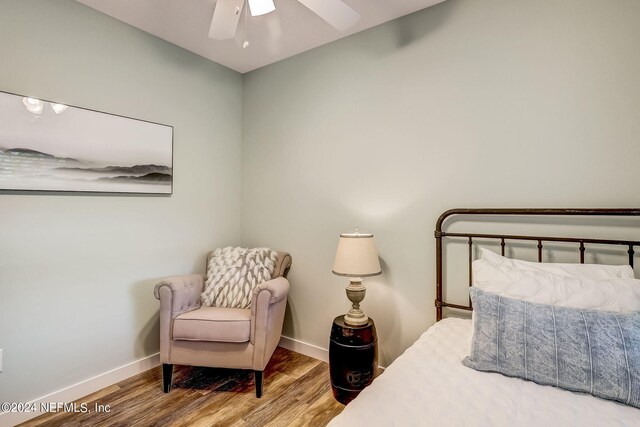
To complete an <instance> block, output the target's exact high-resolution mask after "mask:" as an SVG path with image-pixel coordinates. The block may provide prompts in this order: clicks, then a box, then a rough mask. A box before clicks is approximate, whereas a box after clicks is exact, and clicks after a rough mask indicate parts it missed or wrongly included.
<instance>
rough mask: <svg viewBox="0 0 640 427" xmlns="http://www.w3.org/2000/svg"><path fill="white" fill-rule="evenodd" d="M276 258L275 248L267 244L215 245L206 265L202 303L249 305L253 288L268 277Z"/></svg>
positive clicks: (211, 305) (235, 306) (232, 306)
mask: <svg viewBox="0 0 640 427" xmlns="http://www.w3.org/2000/svg"><path fill="white" fill-rule="evenodd" d="M277 258H278V252H276V251H273V250H271V249H268V248H255V249H247V248H240V247H232V246H228V247H226V248H221V249H216V250H215V251H214V252H213V254H212V256H211V258H210V259H209V265H208V266H207V280H206V282H205V287H204V292H203V293H202V295H201V299H202V305H204V306H208V307H214V306H215V307H228V308H249V307H250V306H251V298H252V296H253V288H255V287H256V286H257V285H259V284H260V283H263V282H266V281H267V280H271V275H272V274H273V269H274V267H275V265H276V260H277Z"/></svg>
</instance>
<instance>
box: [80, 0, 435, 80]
mask: <svg viewBox="0 0 640 427" xmlns="http://www.w3.org/2000/svg"><path fill="white" fill-rule="evenodd" d="M77 1H79V2H80V3H82V4H85V5H87V6H89V7H92V8H94V9H96V10H99V11H100V12H103V13H105V14H107V15H109V16H112V17H114V18H116V19H118V20H120V21H123V22H126V23H127V24H130V25H133V26H134V27H137V28H139V29H141V30H143V31H146V32H148V33H151V34H153V35H154V36H157V37H160V38H161V39H164V40H166V41H168V42H171V43H173V44H176V45H178V46H180V47H182V48H184V49H187V50H190V51H191V52H194V53H197V54H198V55H200V56H203V57H205V58H207V59H210V60H212V61H215V62H217V63H219V64H222V65H225V66H227V67H229V68H232V69H234V70H236V71H239V72H241V73H246V72H248V71H251V70H255V69H256V68H260V67H263V66H265V65H268V64H271V63H274V62H276V61H280V60H281V59H284V58H288V57H290V56H293V55H296V54H298V53H301V52H304V51H306V50H309V49H313V48H314V47H317V46H321V45H323V44H326V43H329V42H332V41H334V40H337V39H339V38H342V37H346V36H348V35H350V34H354V33H357V32H359V31H362V30H366V29H367V28H371V27H374V26H376V25H379V24H382V23H383V22H387V21H391V20H392V19H395V18H398V17H400V16H404V15H407V14H409V13H412V12H415V11H418V10H420V9H424V8H426V7H429V6H432V5H434V4H437V3H440V2H442V1H444V0H344V1H345V3H347V4H348V5H349V6H351V7H352V8H353V9H355V10H356V11H357V12H358V13H359V14H360V20H359V21H358V23H357V24H356V25H355V26H354V27H353V28H351V29H349V30H347V31H345V32H340V31H338V30H336V29H335V28H333V27H332V26H330V25H329V24H327V23H326V22H325V21H323V20H322V19H321V18H320V17H318V16H317V15H315V14H314V13H313V12H311V11H310V10H309V9H307V8H306V7H305V6H303V5H302V4H301V3H299V2H298V1H297V0H274V3H275V5H276V10H275V12H272V13H269V14H267V15H262V16H257V17H251V16H250V15H249V17H248V19H246V22H247V24H248V25H247V28H248V37H247V39H248V41H249V46H248V47H247V48H246V49H243V48H242V47H241V44H242V41H244V39H243V40H239V39H240V38H241V36H242V34H241V33H242V32H243V29H244V26H245V25H244V23H245V19H244V17H243V18H241V21H240V25H239V26H238V29H239V33H240V34H237V39H238V40H235V39H231V40H212V39H210V38H209V37H208V33H209V27H210V25H211V19H212V17H213V9H214V6H215V0H134V1H132V0H109V1H105V0H77Z"/></svg>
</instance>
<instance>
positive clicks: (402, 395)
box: [329, 318, 640, 427]
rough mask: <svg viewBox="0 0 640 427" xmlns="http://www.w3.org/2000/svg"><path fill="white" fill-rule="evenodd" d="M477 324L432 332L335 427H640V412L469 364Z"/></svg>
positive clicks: (448, 324) (441, 326) (451, 324)
mask: <svg viewBox="0 0 640 427" xmlns="http://www.w3.org/2000/svg"><path fill="white" fill-rule="evenodd" d="M470 341H471V321H470V320H464V319H455V318H447V319H444V320H442V321H441V322H438V323H436V324H435V325H434V326H432V327H431V328H430V329H429V330H428V331H427V332H425V333H424V334H423V335H422V336H421V337H420V338H419V339H418V341H416V342H415V343H414V344H413V345H412V346H411V347H410V348H409V349H407V351H405V352H404V354H402V356H400V357H399V358H398V359H397V360H396V361H395V362H393V363H392V364H391V366H389V368H387V369H386V371H385V372H384V373H383V374H382V375H381V376H380V377H378V378H376V379H375V381H374V382H373V384H371V386H369V387H368V388H366V389H365V390H363V391H362V393H360V395H359V396H358V398H356V399H355V400H354V401H352V402H351V403H350V404H349V405H347V407H346V408H345V409H344V411H343V412H342V414H340V415H339V416H338V417H336V418H335V419H334V420H333V421H332V422H331V423H330V424H329V426H331V427H338V426H350V427H354V426H402V427H407V426H427V425H433V426H483V427H484V426H536V427H556V426H581V427H582V426H598V427H600V426H640V410H639V409H635V408H632V407H629V406H625V405H622V404H618V403H613V402H609V401H606V400H602V399H598V398H596V397H593V396H589V395H585V394H579V393H572V392H569V391H565V390H561V389H558V388H555V387H549V386H541V385H538V384H535V383H532V382H529V381H524V380H520V379H517V378H508V377H505V376H502V375H500V374H494V373H484V372H476V371H474V370H472V369H469V368H466V367H464V366H463V365H462V363H461V361H462V359H463V358H464V357H465V356H466V355H468V353H469V345H470Z"/></svg>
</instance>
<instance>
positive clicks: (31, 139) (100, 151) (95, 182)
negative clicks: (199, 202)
mask: <svg viewBox="0 0 640 427" xmlns="http://www.w3.org/2000/svg"><path fill="white" fill-rule="evenodd" d="M0 190H19V191H83V192H108V193H141V194H142V193H143V194H172V193H173V127H171V126H167V125H162V124H158V123H152V122H148V121H144V120H138V119H131V118H128V117H122V116H118V115H114V114H108V113H101V112H98V111H93V110H88V109H84V108H78V107H72V106H67V105H64V104H59V103H55V102H49V101H44V100H40V99H37V98H32V97H25V96H20V95H14V94H10V93H6V92H0Z"/></svg>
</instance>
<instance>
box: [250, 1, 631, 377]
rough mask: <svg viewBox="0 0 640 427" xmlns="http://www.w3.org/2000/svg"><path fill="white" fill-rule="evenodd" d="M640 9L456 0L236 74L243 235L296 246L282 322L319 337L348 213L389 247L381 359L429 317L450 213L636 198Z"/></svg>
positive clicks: (373, 288)
mask: <svg viewBox="0 0 640 427" xmlns="http://www.w3.org/2000/svg"><path fill="white" fill-rule="evenodd" d="M638 16H640V2H637V1H634V0H625V1H618V2H615V6H614V5H612V4H611V2H605V1H597V0H588V1H585V0H566V1H562V2H558V1H556V0H539V1H529V2H522V1H519V2H515V1H509V0H487V1H475V0H449V1H447V2H445V3H442V4H440V5H437V6H435V7H433V8H429V9H426V10H424V11H421V12H418V13H415V14H412V15H410V16H407V17H405V18H401V19H399V20H396V21H393V22H391V23H387V24H385V25H382V26H379V27H377V28H374V29H371V30H369V31H366V32H363V33H360V34H356V35H354V36H352V37H349V38H347V39H343V40H340V41H337V42H334V43H332V44H330V45H327V46H325V47H321V48H318V49H315V50H313V51H310V52H307V53H304V54H301V55H298V56H296V57H293V58H291V59H288V60H285V61H282V62H279V63H276V64H274V65H270V66H268V67H266V68H263V69H260V70H257V71H254V72H251V73H249V74H247V75H245V78H244V93H243V96H244V100H243V171H244V172H243V243H244V244H246V245H271V246H274V247H278V248H283V249H286V250H288V251H290V252H291V253H292V255H293V260H294V261H293V268H292V271H291V274H290V279H291V281H292V289H291V296H290V316H289V317H288V318H287V324H286V328H285V334H286V335H289V336H291V337H293V338H296V339H299V340H302V341H306V342H309V343H312V344H315V345H318V346H321V347H325V348H326V347H327V341H328V333H329V328H330V324H331V321H332V319H333V317H334V316H336V315H339V314H341V313H344V312H345V311H346V309H347V306H348V305H347V300H346V296H345V295H344V290H343V289H344V285H345V284H346V280H345V279H344V278H340V277H336V276H333V275H332V274H331V266H332V263H333V256H334V254H335V249H336V244H337V236H338V233H340V232H346V231H349V230H353V227H354V226H359V227H360V229H361V230H363V231H370V232H373V233H375V234H376V239H377V244H378V249H379V253H380V256H381V258H382V260H383V270H384V275H383V276H378V277H373V278H369V279H367V280H366V283H367V284H368V294H367V297H366V299H365V301H364V303H363V307H364V309H365V311H367V312H368V313H369V314H370V315H371V316H372V317H373V318H374V319H375V320H376V323H377V326H378V333H379V337H380V341H381V347H380V350H381V356H382V357H381V362H382V364H387V363H389V362H390V361H391V360H393V359H394V358H395V357H397V356H398V355H399V354H400V353H401V352H402V351H403V350H404V349H405V348H406V347H407V346H408V345H409V344H410V343H411V342H412V341H413V340H414V339H415V338H416V337H417V336H418V335H419V333H420V332H421V331H423V330H425V329H426V327H427V326H428V325H429V324H431V323H433V321H434V317H435V315H434V308H433V299H434V295H435V290H434V275H435V273H434V241H433V227H434V223H435V220H436V218H437V217H438V215H439V214H440V213H441V212H442V211H444V210H446V209H448V208H453V207H481V206H487V207H513V206H525V207H527V206H532V207H535V206H558V207H565V206H567V207H571V206H586V207H597V206H618V207H625V206H634V205H640V196H639V195H638V191H637V186H636V185H635V183H636V182H637V176H638V175H637V164H638V159H639V158H640V144H639V143H638V136H639V135H640V116H639V115H638V112H639V111H640V55H638V45H639V42H640V26H639V25H637V18H638ZM636 232H637V230H636Z"/></svg>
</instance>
